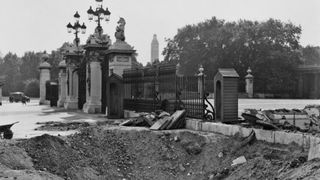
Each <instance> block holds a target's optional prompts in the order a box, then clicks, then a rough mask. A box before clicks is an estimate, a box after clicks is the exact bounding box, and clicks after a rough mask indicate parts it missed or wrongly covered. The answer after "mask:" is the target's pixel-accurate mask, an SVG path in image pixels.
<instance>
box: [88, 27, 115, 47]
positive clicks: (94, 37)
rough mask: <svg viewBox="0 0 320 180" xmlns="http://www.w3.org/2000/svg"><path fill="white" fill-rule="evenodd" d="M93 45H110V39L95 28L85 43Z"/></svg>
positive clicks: (99, 29)
mask: <svg viewBox="0 0 320 180" xmlns="http://www.w3.org/2000/svg"><path fill="white" fill-rule="evenodd" d="M86 43H87V44H93V45H110V44H111V39H110V36H108V35H107V34H103V30H102V29H101V28H99V27H97V28H96V29H95V31H94V34H91V35H90V36H89V38H88V40H87V42H86Z"/></svg>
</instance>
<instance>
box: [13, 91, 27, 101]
mask: <svg viewBox="0 0 320 180" xmlns="http://www.w3.org/2000/svg"><path fill="white" fill-rule="evenodd" d="M9 101H10V103H13V102H30V98H29V97H28V96H26V95H24V93H23V92H12V93H10V96H9Z"/></svg>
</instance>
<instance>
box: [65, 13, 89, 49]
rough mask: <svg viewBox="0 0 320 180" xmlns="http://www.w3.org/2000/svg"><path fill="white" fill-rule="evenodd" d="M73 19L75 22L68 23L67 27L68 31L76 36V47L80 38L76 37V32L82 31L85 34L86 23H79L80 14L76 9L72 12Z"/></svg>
mask: <svg viewBox="0 0 320 180" xmlns="http://www.w3.org/2000/svg"><path fill="white" fill-rule="evenodd" d="M73 17H74V19H75V22H74V25H72V24H71V23H69V24H68V25H67V29H68V33H72V32H73V33H74V34H75V36H76V38H75V43H76V46H77V47H78V46H79V43H80V39H79V37H78V33H80V32H81V33H82V34H85V33H86V29H87V27H86V25H85V24H84V23H83V24H82V25H81V24H80V23H79V19H80V15H79V13H78V11H77V12H76V13H75V14H74V16H73Z"/></svg>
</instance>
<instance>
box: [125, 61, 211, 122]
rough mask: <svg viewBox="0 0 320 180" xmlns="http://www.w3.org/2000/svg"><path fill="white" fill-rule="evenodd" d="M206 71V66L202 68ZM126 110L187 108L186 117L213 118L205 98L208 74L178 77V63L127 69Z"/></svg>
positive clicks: (209, 104) (171, 111)
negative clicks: (206, 75)
mask: <svg viewBox="0 0 320 180" xmlns="http://www.w3.org/2000/svg"><path fill="white" fill-rule="evenodd" d="M202 70H203V69H202ZM123 80H124V89H125V95H124V109H127V110H134V111H137V112H155V111H156V110H158V109H162V110H165V111H167V112H170V113H173V112H174V111H176V110H178V109H185V110H186V111H187V116H188V117H192V118H199V119H204V118H205V119H209V120H212V119H213V117H214V115H213V111H212V110H208V106H211V107H210V108H211V109H213V107H212V105H211V103H210V102H209V101H207V100H206V98H207V95H208V93H206V90H205V76H204V74H203V73H202V72H200V73H199V75H197V76H178V75H177V74H176V65H159V66H153V67H148V68H143V69H130V70H125V71H124V74H123Z"/></svg>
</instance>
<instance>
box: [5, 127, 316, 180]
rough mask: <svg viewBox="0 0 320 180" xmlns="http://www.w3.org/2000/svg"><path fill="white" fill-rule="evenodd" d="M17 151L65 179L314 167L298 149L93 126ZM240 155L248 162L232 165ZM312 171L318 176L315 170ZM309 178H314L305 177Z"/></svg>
mask: <svg viewBox="0 0 320 180" xmlns="http://www.w3.org/2000/svg"><path fill="white" fill-rule="evenodd" d="M17 146H18V147H20V148H22V149H24V150H25V151H26V152H27V155H28V156H30V157H31V159H32V163H33V166H32V167H33V168H34V169H35V170H40V171H41V172H48V173H50V174H54V175H57V176H59V177H61V178H64V179H86V180H87V179H139V180H140V179H163V180H170V179H181V180H185V179H197V180H198V179H200V180H201V179H204V180H205V179H211V180H212V179H286V178H287V179H295V178H294V177H298V175H296V174H294V173H296V172H298V169H299V168H304V166H305V165H308V163H310V162H305V161H306V158H307V155H306V154H307V152H304V151H303V149H300V148H298V147H297V146H296V145H294V144H293V145H290V146H280V145H271V144H266V143H263V142H258V141H255V142H252V143H251V144H247V145H245V146H241V139H237V138H228V137H225V136H222V135H217V134H209V133H195V132H191V131H186V130H178V131H162V132H159V131H158V132H153V131H149V130H146V129H142V130H133V129H132V128H131V129H130V130H125V129H117V128H112V129H109V128H102V127H90V128H85V129H83V130H81V132H80V133H77V134H74V135H72V136H69V137H66V138H62V137H55V136H50V135H43V136H39V137H35V138H32V139H29V140H25V141H22V142H19V143H18V144H17ZM240 156H245V158H246V160H247V162H246V163H244V164H240V165H236V166H231V164H232V161H233V160H234V159H236V158H238V157H240ZM0 162H1V160H0ZM315 162H316V161H315ZM317 163H318V162H317ZM312 164H315V163H312ZM318 164H320V163H318ZM309 166H310V165H309ZM315 167H318V166H315ZM309 169H311V170H310V171H312V172H313V173H314V171H315V170H314V169H315V168H314V166H312V167H309ZM312 169H313V170H312ZM303 172H304V171H303ZM309 174H312V173H310V172H309ZM304 176H306V177H309V175H305V174H304V175H301V174H299V177H304ZM289 177H290V178H289ZM292 177H293V178H292Z"/></svg>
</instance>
